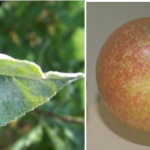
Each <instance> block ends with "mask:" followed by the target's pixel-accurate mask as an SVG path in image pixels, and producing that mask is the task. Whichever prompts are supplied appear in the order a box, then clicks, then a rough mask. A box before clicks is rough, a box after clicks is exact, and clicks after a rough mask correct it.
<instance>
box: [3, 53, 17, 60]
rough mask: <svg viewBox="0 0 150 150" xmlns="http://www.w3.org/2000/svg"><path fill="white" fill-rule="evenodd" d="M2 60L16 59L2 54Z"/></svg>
mask: <svg viewBox="0 0 150 150" xmlns="http://www.w3.org/2000/svg"><path fill="white" fill-rule="evenodd" d="M0 59H14V58H12V57H10V56H8V55H6V54H2V53H0Z"/></svg>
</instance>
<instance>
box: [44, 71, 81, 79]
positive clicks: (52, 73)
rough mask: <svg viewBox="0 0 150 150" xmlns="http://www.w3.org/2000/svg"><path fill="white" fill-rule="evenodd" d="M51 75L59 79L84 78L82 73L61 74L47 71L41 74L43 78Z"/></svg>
mask: <svg viewBox="0 0 150 150" xmlns="http://www.w3.org/2000/svg"><path fill="white" fill-rule="evenodd" d="M51 75H58V76H61V77H72V78H78V77H84V74H83V73H62V72H57V71H49V72H46V73H44V74H43V78H44V79H45V78H48V77H49V76H51Z"/></svg>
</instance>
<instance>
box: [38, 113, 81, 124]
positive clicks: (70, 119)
mask: <svg viewBox="0 0 150 150" xmlns="http://www.w3.org/2000/svg"><path fill="white" fill-rule="evenodd" d="M36 113H38V114H40V115H43V116H45V117H55V118H58V119H61V120H63V121H67V122H71V123H77V124H81V125H84V120H83V119H82V118H76V117H73V116H69V115H57V114H53V113H51V112H48V113H46V112H42V111H40V110H36Z"/></svg>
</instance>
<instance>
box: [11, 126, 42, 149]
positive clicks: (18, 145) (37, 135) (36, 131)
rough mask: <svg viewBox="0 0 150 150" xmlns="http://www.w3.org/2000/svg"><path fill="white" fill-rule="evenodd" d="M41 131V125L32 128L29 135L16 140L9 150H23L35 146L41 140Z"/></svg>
mask: <svg viewBox="0 0 150 150" xmlns="http://www.w3.org/2000/svg"><path fill="white" fill-rule="evenodd" d="M42 134H43V130H42V127H41V125H37V126H36V127H34V128H33V129H32V130H31V131H30V132H29V133H27V134H26V135H24V136H23V137H22V138H20V139H19V140H17V141H16V142H15V144H13V146H12V148H11V150H24V149H26V148H27V147H29V146H30V145H31V144H36V143H38V142H40V141H41V140H42Z"/></svg>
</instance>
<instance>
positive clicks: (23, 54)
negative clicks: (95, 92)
mask: <svg viewBox="0 0 150 150" xmlns="http://www.w3.org/2000/svg"><path fill="white" fill-rule="evenodd" d="M0 25H1V27H0V53H5V54H8V55H10V56H12V57H14V58H18V59H25V60H30V61H33V62H36V63H37V64H38V65H40V66H41V68H42V70H43V71H44V72H46V71H50V70H53V71H60V72H84V2H83V1H3V2H2V1H1V2H0ZM12 100H13V98H12ZM83 122H84V80H83V79H82V80H80V81H78V82H76V83H73V84H71V85H69V86H67V87H65V88H64V89H63V90H61V91H60V92H59V93H58V94H57V95H56V96H55V97H54V98H53V99H52V100H51V101H49V102H48V103H46V104H44V105H42V106H40V107H39V108H37V109H35V110H34V111H32V112H29V113H27V114H26V115H25V116H23V117H22V118H20V119H17V120H16V121H13V122H12V123H10V124H8V125H7V126H5V127H1V128H0V140H1V142H0V150H10V149H12V150H83V149H84V124H83Z"/></svg>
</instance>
